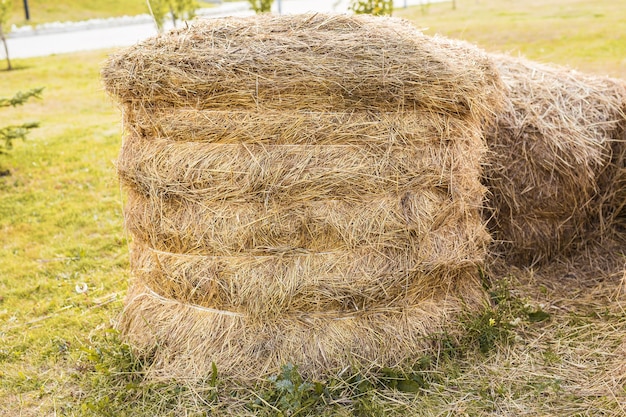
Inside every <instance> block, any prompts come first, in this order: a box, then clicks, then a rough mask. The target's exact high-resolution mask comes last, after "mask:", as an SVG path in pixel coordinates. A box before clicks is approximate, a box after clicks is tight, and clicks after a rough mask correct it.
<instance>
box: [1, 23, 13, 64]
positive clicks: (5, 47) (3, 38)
mask: <svg viewBox="0 0 626 417" xmlns="http://www.w3.org/2000/svg"><path fill="white" fill-rule="evenodd" d="M0 39H2V43H3V44H4V53H5V55H6V56H7V70H9V71H11V70H12V69H13V67H12V66H11V60H10V59H9V47H8V45H7V39H6V37H5V36H4V30H2V24H0Z"/></svg>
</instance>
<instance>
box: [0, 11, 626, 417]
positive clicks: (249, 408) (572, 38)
mask: <svg viewBox="0 0 626 417" xmlns="http://www.w3.org/2000/svg"><path fill="white" fill-rule="evenodd" d="M129 3H130V2H129ZM458 3H459V4H458V9H457V10H456V11H452V10H449V4H443V5H432V6H430V7H429V8H428V11H427V13H426V14H422V10H421V9H420V8H419V7H416V8H412V9H409V10H406V11H399V12H398V13H397V14H398V15H400V14H402V15H409V16H411V18H412V19H414V20H415V21H416V22H417V23H418V24H421V25H424V26H429V27H430V28H431V29H430V33H435V32H438V33H444V34H448V35H450V36H456V37H462V38H465V39H468V40H470V41H473V42H477V43H479V44H480V45H481V46H483V47H485V48H487V49H490V50H494V51H504V50H510V51H513V52H518V51H519V52H523V53H524V54H526V55H528V56H529V57H531V58H535V59H540V60H542V61H553V62H557V63H561V64H567V65H572V66H576V67H578V68H579V69H582V70H586V71H590V72H596V73H600V74H604V73H609V74H612V75H615V76H620V75H622V76H623V74H624V56H626V54H625V53H624V52H623V49H620V48H623V45H624V44H625V43H624V42H621V41H623V40H624V37H625V36H626V27H624V25H618V24H617V22H618V21H620V19H621V21H623V20H624V19H626V16H625V13H626V11H625V10H621V9H623V8H620V7H619V6H618V3H619V2H615V1H604V0H602V1H586V2H580V1H574V0H569V1H566V0H553V1H550V2H545V3H547V4H544V2H538V1H536V0H531V1H529V2H515V1H512V0H498V1H496V0H481V1H480V2H476V1H474V0H468V1H459V2H458ZM31 4H35V3H34V0H31ZM591 11H592V12H593V13H591ZM564 39H567V42H565V40H564ZM611 39H617V40H618V41H620V40H621V41H620V42H621V43H620V42H617V43H616V44H615V47H614V48H613V47H610V45H613V44H612V43H611V42H612V41H611ZM601 45H605V46H601ZM606 45H609V46H606ZM541 48H543V51H542V50H541ZM546 51H549V53H548V52H546ZM583 51H592V53H593V55H591V59H587V55H585V53H584V52H583ZM105 57H106V52H102V51H100V52H90V53H77V54H70V55H61V56H53V57H48V58H37V59H28V60H15V64H16V66H17V67H18V70H16V71H12V72H3V74H2V77H0V96H3V97H5V96H12V95H13V94H14V93H15V92H16V91H17V90H26V89H29V88H33V87H38V86H45V87H46V88H45V90H44V93H43V99H42V100H37V101H32V102H29V103H28V104H26V105H25V106H23V107H21V108H19V109H3V110H2V111H1V112H0V126H1V125H6V124H8V123H13V122H14V121H29V120H38V121H40V122H41V127H40V128H39V129H36V130H35V131H33V132H32V134H31V135H30V136H29V138H28V139H27V140H26V141H25V142H16V143H15V148H14V149H13V150H12V151H11V152H10V154H8V155H5V156H0V166H2V167H4V168H8V169H10V170H11V172H12V174H11V175H10V176H8V177H1V178H0V415H8V416H18V415H22V416H44V415H68V416H126V415H132V416H134V417H141V416H155V415H159V416H162V415H172V416H177V415H181V416H182V415H185V416H187V415H198V416H200V415H250V416H252V415H254V416H257V415H260V416H264V415H267V416H277V415H292V416H294V415H298V416H304V415H321V416H378V415H390V416H405V415H411V416H434V415H454V416H489V415H492V416H501V415H515V416H536V415H557V416H591V415H593V416H616V417H617V416H623V415H626V409H625V405H624V404H626V360H625V359H624V358H625V357H626V337H625V335H626V310H625V309H624V307H625V306H626V293H625V290H626V288H625V286H626V278H625V277H624V272H623V271H624V270H623V268H624V264H625V262H626V257H624V248H623V247H620V246H605V247H604V248H601V249H600V250H598V251H597V252H596V253H591V254H590V255H588V256H587V257H581V258H580V259H575V260H567V261H562V262H559V263H555V264H554V265H550V266H548V267H546V268H543V269H540V270H534V271H518V270H509V269H506V268H503V267H498V266H494V267H493V268H492V270H491V272H490V274H489V275H490V276H489V277H486V278H485V282H484V284H485V288H486V290H487V291H488V292H489V294H490V296H491V300H490V303H489V305H486V306H485V308H484V309H483V310H482V311H480V312H477V313H473V314H467V315H465V316H464V317H462V318H461V319H460V320H459V321H458V322H457V323H451V325H450V328H449V329H448V330H447V332H446V333H442V334H437V335H433V336H432V340H431V345H432V349H431V350H430V351H428V352H424V355H423V356H421V357H416V358H415V360H414V361H413V363H407V364H405V366H403V367H400V368H397V369H378V370H376V371H375V372H374V373H373V375H371V376H368V377H364V376H363V375H361V374H360V373H359V371H358V370H346V372H345V373H343V374H342V375H338V376H336V377H335V378H332V379H330V380H328V381H308V380H303V379H302V378H301V377H300V375H299V373H298V371H297V368H295V367H286V368H284V369H283V371H282V372H281V373H280V374H278V375H275V376H274V377H273V378H271V379H268V380H267V381H260V382H259V383H258V384H257V385H256V386H240V385H237V384H236V383H235V382H234V381H229V380H228V379H225V378H224V377H223V376H222V375H220V373H219V364H217V366H216V368H215V370H214V372H213V374H212V375H207V379H206V381H204V383H203V384H200V385H183V384H177V383H164V382H154V381H152V382H151V381H145V380H144V379H143V372H144V370H145V369H146V366H149V363H148V362H147V359H149V358H147V359H146V358H138V357H135V356H134V355H133V354H132V352H131V350H130V349H129V347H128V346H126V345H125V344H124V343H122V342H121V341H120V340H119V337H118V335H117V333H116V332H115V331H114V330H113V329H112V325H111V324H112V322H113V321H114V320H115V318H116V316H117V315H118V314H119V313H120V312H121V308H122V303H121V299H122V297H123V296H124V293H125V290H126V285H127V280H128V253H127V252H128V249H127V245H126V237H125V235H124V232H123V228H122V215H121V200H122V198H121V196H120V191H119V187H118V185H117V181H116V180H115V172H114V166H113V161H114V159H115V158H116V155H117V152H118V150H119V147H120V143H121V132H120V131H121V127H120V116H119V114H118V112H117V110H116V109H115V108H114V107H113V106H112V104H111V102H110V101H109V100H108V99H107V98H106V97H105V95H104V93H103V90H102V88H101V85H100V82H99V77H98V72H99V67H100V65H101V63H102V61H103V60H104V59H105ZM82 284H87V287H88V291H87V292H85V293H81V292H80V291H77V286H78V289H79V290H80V288H81V287H80V286H81V285H82Z"/></svg>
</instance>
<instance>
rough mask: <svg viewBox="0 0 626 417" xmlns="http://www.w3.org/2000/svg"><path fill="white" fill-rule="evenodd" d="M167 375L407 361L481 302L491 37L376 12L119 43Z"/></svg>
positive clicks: (117, 70) (260, 19) (139, 242)
mask: <svg viewBox="0 0 626 417" xmlns="http://www.w3.org/2000/svg"><path fill="white" fill-rule="evenodd" d="M103 79H104V82H105V86H106V89H107V90H108V91H109V92H110V93H111V94H112V95H113V96H114V97H115V98H116V99H117V100H118V101H119V102H120V104H121V105H122V109H123V112H124V123H125V130H126V132H127V133H126V135H125V140H124V144H123V147H122V152H121V153H120V157H119V161H118V172H119V176H120V179H121V181H122V183H123V185H124V187H125V189H126V190H127V192H128V203H127V206H126V208H125V216H126V226H127V228H128V230H129V231H130V232H131V235H132V236H133V237H134V240H135V243H134V245H133V254H132V257H131V268H132V271H133V276H134V282H133V284H132V288H131V290H130V292H129V295H128V297H127V300H126V307H125V310H124V314H123V315H122V318H121V322H120V327H121V329H122V331H123V334H124V336H125V337H126V338H127V339H128V340H129V341H130V342H131V344H132V346H133V347H134V348H135V349H137V350H138V351H139V352H143V353H145V354H146V355H150V356H151V357H152V358H153V359H154V364H153V366H152V367H151V373H152V375H153V376H162V377H184V378H187V379H188V378H202V377H204V376H205V375H206V374H207V373H210V372H211V367H212V363H213V362H215V364H216V365H217V367H218V369H219V370H220V372H221V373H222V374H223V375H230V376H235V377H237V378H242V379H249V378H260V377H263V376H266V375H267V374H268V373H275V372H278V371H279V369H280V367H281V365H283V364H284V363H287V362H292V363H295V364H297V365H299V367H300V369H301V370H302V371H303V372H304V373H305V374H306V375H309V376H316V377H323V376H327V375H329V374H332V373H334V372H338V371H340V370H341V369H343V368H345V367H346V366H357V367H360V368H363V369H365V370H367V369H370V368H371V367H376V366H394V365H397V364H399V363H401V362H402V361H404V360H406V359H408V358H411V357H412V356H414V355H416V354H419V352H421V351H422V349H423V348H424V347H425V345H426V340H427V339H426V338H425V337H424V335H425V334H426V333H428V332H429V331H434V330H436V329H439V328H440V327H441V326H442V325H443V324H444V322H445V320H446V319H448V318H449V317H450V316H451V315H453V314H456V313H457V312H458V311H459V310H460V309H461V308H462V307H463V306H475V305H477V304H479V303H480V301H481V299H482V290H481V286H480V283H479V278H478V269H479V267H480V265H481V263H482V262H483V260H484V258H485V254H486V247H487V245H488V244H489V242H490V237H489V235H488V233H487V232H486V228H485V224H484V221H483V220H482V217H481V207H482V204H483V198H484V194H485V188H484V186H483V185H482V184H481V182H480V177H481V169H482V167H481V163H482V159H483V156H484V153H485V150H486V149H485V144H484V141H483V139H482V132H483V123H485V122H489V121H490V120H492V119H493V118H494V115H495V113H496V112H497V110H498V103H500V101H501V99H502V97H501V94H502V87H501V85H500V81H499V78H498V76H497V74H496V72H495V71H494V69H493V67H492V66H491V63H490V61H489V60H488V59H487V58H486V56H485V54H484V53H482V52H480V51H478V50H477V49H475V48H472V47H469V46H465V45H462V44H459V43H455V42H451V41H448V40H445V39H440V38H429V37H426V36H424V35H422V34H421V33H419V32H417V31H416V30H415V29H413V28H411V27H410V26H409V25H408V24H407V23H405V22H402V21H398V20H393V19H376V18H372V17H369V16H328V15H305V16H282V17H275V16H256V17H253V18H249V19H217V20H211V21H206V22H198V23H197V24H196V25H195V26H192V27H190V28H187V29H183V30H178V31H173V32H171V33H169V34H167V35H162V36H158V37H156V38H154V39H152V40H148V41H145V42H143V43H141V44H138V45H137V46H135V47H133V48H130V49H128V50H126V51H123V52H121V53H119V54H117V55H116V56H114V57H112V58H111V60H110V61H109V62H108V63H107V65H106V67H105V68H104V70H103Z"/></svg>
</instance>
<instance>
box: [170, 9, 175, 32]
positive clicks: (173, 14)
mask: <svg viewBox="0 0 626 417" xmlns="http://www.w3.org/2000/svg"><path fill="white" fill-rule="evenodd" d="M170 14H171V15H172V23H173V24H174V27H176V13H174V9H173V8H172V5H171V4H170Z"/></svg>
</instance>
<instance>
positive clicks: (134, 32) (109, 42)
mask: <svg viewBox="0 0 626 417" xmlns="http://www.w3.org/2000/svg"><path fill="white" fill-rule="evenodd" d="M440 1H446V0H396V2H395V3H396V7H402V6H404V5H405V4H406V5H407V6H413V5H420V4H426V3H434V2H440ZM349 4H350V0H315V1H309V0H282V1H281V2H280V6H281V7H280V8H281V10H280V12H281V13H282V14H293V13H305V12H337V13H343V12H346V11H347V10H348V5H349ZM201 11H202V13H201V16H202V17H224V16H249V15H251V14H252V11H251V10H250V8H249V5H248V2H247V1H240V2H229V3H222V4H220V5H219V6H217V7H213V8H208V9H201ZM273 12H274V13H278V2H277V1H274V6H273ZM26 29H29V28H26ZM156 33H157V32H156V28H155V26H154V23H152V21H151V19H150V17H149V16H147V15H145V16H138V17H134V18H132V19H131V18H126V19H106V20H98V21H89V22H78V23H74V24H56V25H47V26H46V27H37V28H34V30H18V31H15V32H14V33H13V34H10V35H9V36H10V37H9V39H8V45H9V54H10V56H11V58H28V57H35V56H46V55H52V54H61V53H67V52H76V51H85V50H94V49H104V48H113V47H119V46H129V45H133V44H135V43H137V42H138V41H140V40H142V39H145V38H147V37H149V36H153V35H155V34H156ZM0 49H2V48H0ZM3 58H5V56H4V50H3V49H2V50H1V51H0V59H3Z"/></svg>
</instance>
